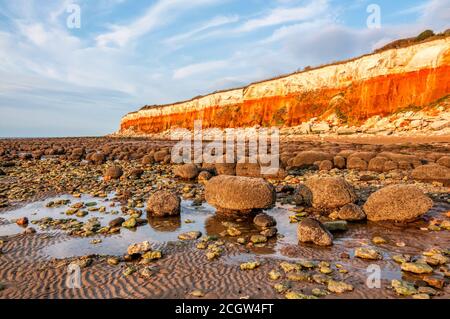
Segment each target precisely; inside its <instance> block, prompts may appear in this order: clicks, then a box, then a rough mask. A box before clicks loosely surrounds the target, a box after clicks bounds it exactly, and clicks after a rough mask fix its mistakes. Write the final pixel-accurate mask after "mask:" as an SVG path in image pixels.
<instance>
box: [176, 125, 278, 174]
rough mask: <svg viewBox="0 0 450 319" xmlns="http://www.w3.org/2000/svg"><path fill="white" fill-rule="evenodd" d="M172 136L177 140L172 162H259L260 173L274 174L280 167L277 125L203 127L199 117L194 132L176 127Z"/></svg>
mask: <svg viewBox="0 0 450 319" xmlns="http://www.w3.org/2000/svg"><path fill="white" fill-rule="evenodd" d="M171 139H172V140H180V141H179V142H178V143H177V144H175V146H174V147H173V148H172V154H171V157H172V162H173V163H178V164H181V163H195V164H201V163H207V164H219V163H225V164H234V163H250V164H257V163H258V164H260V167H261V174H263V175H272V174H276V173H277V172H278V170H279V167H280V159H279V152H280V132H279V129H278V128H276V127H272V128H250V129H242V128H236V129H234V128H228V129H225V130H220V129H211V128H210V129H203V127H202V121H201V120H198V121H195V122H194V131H193V132H191V131H189V130H187V129H176V130H173V131H172V132H171ZM206 141H208V142H206Z"/></svg>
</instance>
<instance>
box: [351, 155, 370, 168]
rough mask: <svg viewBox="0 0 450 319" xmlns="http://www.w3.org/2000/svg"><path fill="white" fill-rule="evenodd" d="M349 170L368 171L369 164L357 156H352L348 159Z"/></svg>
mask: <svg viewBox="0 0 450 319" xmlns="http://www.w3.org/2000/svg"><path fill="white" fill-rule="evenodd" d="M347 168H348V169H356V170H359V171H365V170H367V162H366V161H365V160H363V159H362V158H359V157H357V156H351V157H349V158H348V159H347Z"/></svg>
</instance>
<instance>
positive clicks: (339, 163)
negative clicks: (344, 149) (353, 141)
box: [333, 155, 347, 169]
mask: <svg viewBox="0 0 450 319" xmlns="http://www.w3.org/2000/svg"><path fill="white" fill-rule="evenodd" d="M333 164H334V166H336V167H337V168H339V169H344V168H345V166H346V165H347V163H346V162H345V157H342V156H339V155H336V156H335V157H334V158H333Z"/></svg>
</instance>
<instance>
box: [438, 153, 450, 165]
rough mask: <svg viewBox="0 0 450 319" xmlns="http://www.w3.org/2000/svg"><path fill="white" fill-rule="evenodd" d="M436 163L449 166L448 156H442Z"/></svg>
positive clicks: (449, 159)
mask: <svg viewBox="0 0 450 319" xmlns="http://www.w3.org/2000/svg"><path fill="white" fill-rule="evenodd" d="M436 164H438V165H441V166H445V167H447V168H450V156H442V157H441V158H440V159H438V160H437V162H436Z"/></svg>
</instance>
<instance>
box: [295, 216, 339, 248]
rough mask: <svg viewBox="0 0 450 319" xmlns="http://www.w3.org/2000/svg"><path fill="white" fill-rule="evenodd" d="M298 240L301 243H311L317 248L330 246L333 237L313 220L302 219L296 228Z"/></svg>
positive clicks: (320, 224)
mask: <svg viewBox="0 0 450 319" xmlns="http://www.w3.org/2000/svg"><path fill="white" fill-rule="evenodd" d="M297 236H298V240H299V241H300V242H302V243H313V244H316V245H319V246H331V245H332V244H333V235H332V234H331V233H330V232H329V231H328V230H327V229H326V228H325V227H324V226H323V225H322V223H320V222H319V221H318V220H316V219H313V218H305V219H303V220H302V221H301V222H300V224H299V225H298V228H297Z"/></svg>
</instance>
